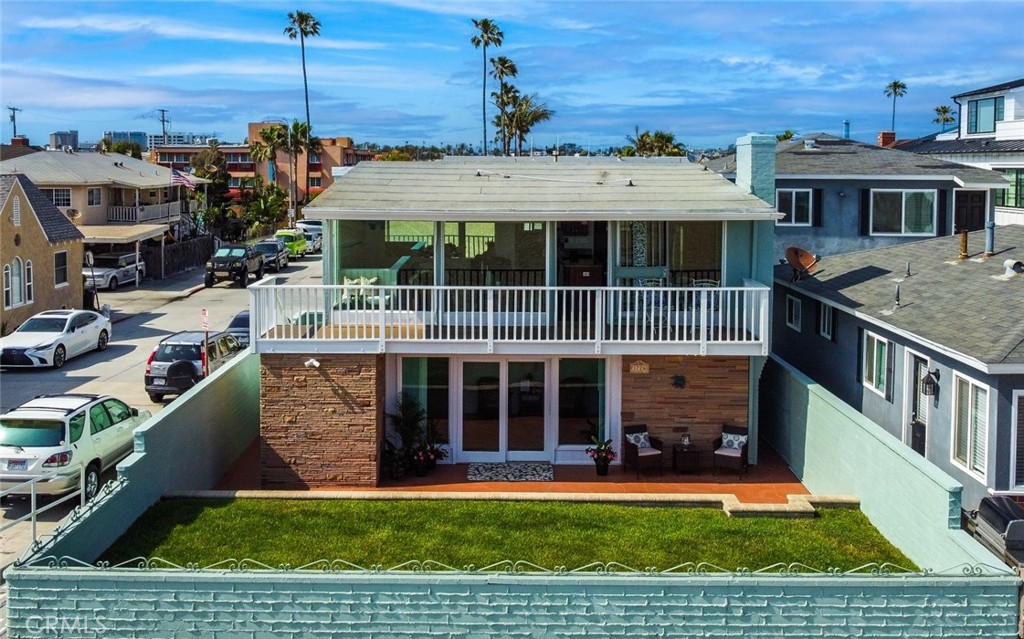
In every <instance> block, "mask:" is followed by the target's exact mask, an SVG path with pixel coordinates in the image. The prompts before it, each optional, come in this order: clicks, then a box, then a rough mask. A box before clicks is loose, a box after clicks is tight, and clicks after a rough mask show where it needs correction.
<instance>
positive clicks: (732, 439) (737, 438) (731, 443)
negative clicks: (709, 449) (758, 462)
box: [722, 433, 747, 454]
mask: <svg viewBox="0 0 1024 639" xmlns="http://www.w3.org/2000/svg"><path fill="white" fill-rule="evenodd" d="M746 443H747V436H746V435H737V434H736V433H722V448H727V449H730V450H735V451H736V452H737V454H739V450H740V448H743V444H746Z"/></svg>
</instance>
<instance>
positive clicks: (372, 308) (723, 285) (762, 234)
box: [250, 136, 778, 488]
mask: <svg viewBox="0 0 1024 639" xmlns="http://www.w3.org/2000/svg"><path fill="white" fill-rule="evenodd" d="M774 149H775V140H774V138H773V137H771V136H748V137H747V138H744V139H742V140H741V144H740V146H739V150H740V155H741V161H740V164H741V168H740V171H739V180H738V182H739V183H740V184H741V185H742V186H737V185H734V184H732V183H730V182H729V181H727V180H725V179H723V178H722V177H721V176H719V175H717V174H715V173H714V172H711V171H705V170H703V167H700V166H698V165H693V164H691V163H689V162H688V161H686V160H685V159H673V160H670V161H669V160H668V159H665V161H658V160H650V159H648V160H644V159H636V160H632V161H618V160H615V159H600V158H599V159H586V158H579V159H575V160H574V159H571V158H570V159H568V161H567V160H566V159H564V158H562V159H555V158H529V159H515V158H486V159H484V158H480V159H455V158H448V159H445V160H443V161H440V162H379V163H378V162H366V163H360V164H358V165H356V166H355V167H354V168H353V169H352V170H351V171H349V172H348V173H347V174H345V175H344V176H343V177H341V178H340V179H339V180H338V181H337V182H336V183H335V184H334V186H332V187H331V188H329V189H328V190H327V191H325V192H324V193H323V194H322V195H320V196H319V197H318V198H317V199H316V200H315V202H314V203H313V204H312V205H310V206H309V207H307V208H306V215H307V216H308V217H311V218H318V219H322V220H324V228H325V238H326V239H325V243H324V284H323V286H314V287H309V286H306V287H296V286H287V285H283V286H273V285H271V286H267V285H259V286H253V287H251V288H250V290H251V292H252V293H251V294H252V296H253V298H252V319H251V321H252V323H253V332H254V335H255V338H254V340H253V347H254V348H255V350H256V352H257V353H259V354H260V356H261V365H262V390H261V394H262V397H261V423H262V430H261V440H262V451H263V461H262V465H263V485H264V486H266V487H268V488H269V487H287V486H326V485H331V484H339V483H351V484H374V483H376V482H377V480H378V477H379V457H380V450H381V445H382V440H383V438H384V436H385V424H386V417H385V416H386V413H387V412H390V411H392V410H393V405H394V402H395V400H396V398H397V397H398V396H399V395H400V394H401V393H409V394H412V395H414V396H415V397H417V398H418V399H420V401H421V402H422V403H423V405H424V406H425V407H426V410H427V412H428V414H429V417H430V419H432V420H433V421H434V423H435V424H436V425H437V426H438V427H439V428H440V430H441V432H442V434H443V435H444V436H445V437H446V438H447V440H448V442H449V448H450V451H451V456H450V458H449V459H450V461H454V462H462V463H464V462H474V461H475V462H504V461H550V462H553V463H559V464H574V463H580V464H582V463H591V462H590V460H589V458H588V457H587V456H586V453H585V449H586V448H587V446H588V445H590V444H591V440H590V437H591V436H592V435H596V436H598V437H601V438H609V439H612V440H613V441H614V442H615V447H616V449H617V450H621V439H620V436H621V428H622V425H623V424H628V423H638V422H639V423H645V424H647V425H648V427H649V429H650V432H651V434H652V435H654V436H659V437H662V438H663V439H665V440H666V441H667V442H669V443H672V442H678V441H679V440H680V438H681V435H682V434H683V433H689V434H690V436H691V437H692V438H693V439H694V440H695V441H699V442H701V443H702V445H703V448H704V449H705V450H710V447H711V440H712V439H713V438H714V437H716V436H718V435H719V434H720V433H721V429H722V425H723V424H724V423H729V424H734V425H738V426H747V427H748V428H749V434H750V439H751V443H750V454H751V458H752V459H751V461H756V433H757V430H756V423H755V422H756V411H752V410H751V407H752V406H756V388H757V380H758V376H759V374H760V370H761V366H762V365H763V360H764V357H765V356H766V355H767V354H768V341H767V340H768V335H769V327H768V321H769V313H768V301H769V299H768V298H769V285H770V278H771V263H772V261H773V256H772V250H771V249H772V236H773V234H774V230H775V220H776V218H777V217H778V214H777V213H776V212H775V211H774V208H773V207H772V206H771V205H769V204H766V202H765V201H763V200H762V199H759V198H758V197H755V196H754V195H751V194H750V191H751V189H753V191H754V192H755V193H760V194H762V197H765V198H768V199H770V198H771V197H772V193H773V188H774V187H773V185H774V177H773V174H772V172H773V160H774ZM670 461H671V450H668V451H667V452H666V454H665V455H664V458H663V463H664V464H666V465H667V464H668V463H670Z"/></svg>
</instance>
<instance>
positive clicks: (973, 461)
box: [772, 225, 1024, 509]
mask: <svg viewBox="0 0 1024 639" xmlns="http://www.w3.org/2000/svg"><path fill="white" fill-rule="evenodd" d="M960 239H961V238H960V237H942V238H934V239H930V240H923V241H920V242H913V243H909V244H902V245H898V246H889V247H884V248H879V249H875V250H871V251H864V252H859V253H850V254H845V255H836V256H828V257H825V258H824V259H822V261H821V264H820V270H819V271H818V272H817V273H816V274H814V275H813V276H804V277H802V278H800V279H799V280H798V281H791V279H792V270H791V269H790V268H789V267H788V266H777V267H776V271H775V291H774V294H773V298H774V300H773V308H774V322H773V341H772V351H773V353H775V354H777V355H779V356H780V357H782V358H783V359H785V360H786V361H787V362H790V363H791V364H793V365H794V366H796V367H797V368H799V369H800V370H801V371H802V372H803V373H804V374H806V375H807V376H809V377H810V378H811V379H813V380H815V381H816V382H818V383H820V384H821V385H822V386H824V387H825V388H826V389H827V390H829V391H831V392H832V393H834V394H835V395H837V396H838V397H839V398H840V399H842V400H843V401H844V402H846V403H848V404H850V405H851V406H853V407H854V408H856V409H857V410H859V411H860V412H861V413H863V414H864V415H865V416H867V417H868V418H869V419H871V420H873V421H875V422H876V423H878V424H880V425H881V426H882V427H884V428H885V429H886V430H888V431H889V432H890V433H892V434H893V435H894V436H896V437H898V438H900V439H901V440H902V441H903V442H904V443H906V445H907V446H910V447H912V448H913V449H914V450H915V451H917V452H918V453H920V454H922V455H924V456H925V457H926V458H927V459H928V460H929V461H931V462H932V463H934V464H935V465H937V466H938V467H940V468H941V469H942V470H944V471H945V472H947V473H949V474H950V475H952V476H953V477H954V478H956V479H957V480H958V481H960V482H962V483H963V485H964V493H963V506H964V508H965V509H971V508H975V507H977V504H978V501H979V500H980V499H981V497H983V496H985V495H986V494H987V493H988V492H1010V493H1013V494H1019V495H1022V496H1024V274H1022V271H1024V267H1021V262H1020V260H1024V226H1018V225H1013V226H1005V227H998V228H997V229H996V232H995V243H994V247H991V248H994V250H993V251H992V253H993V254H992V255H991V256H989V257H986V253H985V249H986V248H987V247H986V246H985V243H986V239H985V232H983V231H978V232H974V233H970V234H969V235H968V250H967V252H968V257H967V258H966V259H960ZM1007 261H1009V262H1010V263H1009V265H1008V266H1009V267H1011V268H1007V265H1006V264H1005V262H1007ZM908 271H909V275H908ZM897 291H898V293H897ZM897 295H898V303H897ZM930 386H931V387H930ZM932 388H934V389H935V390H932Z"/></svg>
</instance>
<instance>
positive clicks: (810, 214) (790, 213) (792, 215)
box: [775, 189, 814, 226]
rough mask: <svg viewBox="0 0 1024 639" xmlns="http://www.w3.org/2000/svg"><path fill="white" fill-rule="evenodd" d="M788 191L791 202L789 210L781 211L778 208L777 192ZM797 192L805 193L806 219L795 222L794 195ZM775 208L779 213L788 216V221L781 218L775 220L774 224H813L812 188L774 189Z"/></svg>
mask: <svg viewBox="0 0 1024 639" xmlns="http://www.w3.org/2000/svg"><path fill="white" fill-rule="evenodd" d="M780 193H789V194H790V195H791V196H792V197H791V204H790V210H789V211H783V210H781V209H780V208H779V194H780ZM798 193H806V194H807V221H806V222H797V221H796V195H797V194H798ZM775 210H776V211H778V212H779V213H785V214H787V215H788V216H789V221H788V222H787V221H785V220H782V219H779V220H775V225H776V226H811V225H813V224H814V189H775Z"/></svg>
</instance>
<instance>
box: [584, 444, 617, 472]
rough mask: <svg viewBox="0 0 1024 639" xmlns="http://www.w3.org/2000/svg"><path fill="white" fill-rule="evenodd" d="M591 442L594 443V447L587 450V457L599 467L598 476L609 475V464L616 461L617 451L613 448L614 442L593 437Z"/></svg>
mask: <svg viewBox="0 0 1024 639" xmlns="http://www.w3.org/2000/svg"><path fill="white" fill-rule="evenodd" d="M590 441H592V442H594V445H593V446H591V447H590V448H587V455H589V456H590V458H591V459H593V460H594V464H595V465H596V466H597V474H598V475H607V474H608V464H610V463H611V462H612V461H614V460H615V449H614V448H612V440H610V439H605V440H600V439H598V438H597V437H591V438H590Z"/></svg>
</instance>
